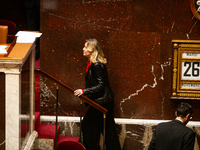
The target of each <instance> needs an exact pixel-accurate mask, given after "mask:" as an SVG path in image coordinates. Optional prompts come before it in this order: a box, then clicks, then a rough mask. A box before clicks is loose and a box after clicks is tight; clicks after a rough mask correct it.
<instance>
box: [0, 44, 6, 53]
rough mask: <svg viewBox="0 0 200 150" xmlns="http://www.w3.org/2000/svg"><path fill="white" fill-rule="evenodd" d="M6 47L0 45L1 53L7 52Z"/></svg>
mask: <svg viewBox="0 0 200 150" xmlns="http://www.w3.org/2000/svg"><path fill="white" fill-rule="evenodd" d="M6 47H7V46H5V45H0V54H7V51H6Z"/></svg>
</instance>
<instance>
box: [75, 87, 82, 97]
mask: <svg viewBox="0 0 200 150" xmlns="http://www.w3.org/2000/svg"><path fill="white" fill-rule="evenodd" d="M82 94H83V90H82V89H77V90H75V91H74V95H75V96H78V97H79V96H81V95H82Z"/></svg>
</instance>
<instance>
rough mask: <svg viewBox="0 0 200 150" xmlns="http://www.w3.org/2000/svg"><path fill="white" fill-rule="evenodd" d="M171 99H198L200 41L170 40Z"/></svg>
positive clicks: (199, 87) (199, 90) (199, 85)
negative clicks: (171, 51)
mask: <svg viewBox="0 0 200 150" xmlns="http://www.w3.org/2000/svg"><path fill="white" fill-rule="evenodd" d="M172 50H173V63H172V75H173V76H172V96H171V99H199V100H200V41H198V40H172Z"/></svg>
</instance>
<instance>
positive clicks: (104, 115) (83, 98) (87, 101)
mask: <svg viewBox="0 0 200 150" xmlns="http://www.w3.org/2000/svg"><path fill="white" fill-rule="evenodd" d="M35 72H39V73H42V74H44V75H45V76H48V77H49V78H51V79H53V80H54V81H56V82H58V83H59V84H61V85H62V86H64V87H66V88H67V89H68V90H69V91H71V92H72V93H74V89H73V88H71V87H69V86H68V85H66V84H64V83H63V82H61V81H59V80H58V79H56V78H54V77H53V76H51V75H49V74H48V73H46V72H45V71H43V70H40V69H35ZM79 98H80V105H81V112H80V141H81V132H82V110H83V109H82V107H83V101H85V102H86V103H88V104H90V105H91V106H93V107H94V108H96V109H98V110H99V111H101V112H102V113H103V150H105V149H106V146H105V135H106V133H105V127H106V126H105V124H106V112H107V109H105V108H104V107H102V106H101V105H99V104H97V103H95V102H94V101H92V100H91V99H89V98H87V97H86V96H84V95H81V96H80V97H79ZM57 107H58V86H57V100H56V128H57V117H58V116H57V115H58V113H57V111H58V108H57ZM56 130H57V129H56ZM56 143H57V137H56Z"/></svg>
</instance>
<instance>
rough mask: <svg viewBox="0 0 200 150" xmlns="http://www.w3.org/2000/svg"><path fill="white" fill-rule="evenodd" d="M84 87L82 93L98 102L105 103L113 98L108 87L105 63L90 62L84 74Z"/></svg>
mask: <svg viewBox="0 0 200 150" xmlns="http://www.w3.org/2000/svg"><path fill="white" fill-rule="evenodd" d="M85 83H86V88H85V89H83V91H84V94H85V95H86V96H87V97H88V98H90V99H91V100H93V101H95V102H96V103H98V104H100V105H101V104H107V103H109V102H111V101H112V100H113V98H114V94H113V92H112V90H111V88H110V85H109V80H108V74H107V69H106V65H104V64H103V63H100V62H96V63H92V64H91V66H90V67H89V69H88V72H87V74H86V76H85Z"/></svg>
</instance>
